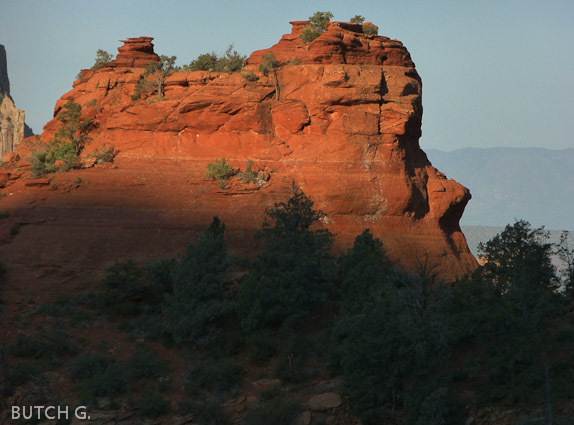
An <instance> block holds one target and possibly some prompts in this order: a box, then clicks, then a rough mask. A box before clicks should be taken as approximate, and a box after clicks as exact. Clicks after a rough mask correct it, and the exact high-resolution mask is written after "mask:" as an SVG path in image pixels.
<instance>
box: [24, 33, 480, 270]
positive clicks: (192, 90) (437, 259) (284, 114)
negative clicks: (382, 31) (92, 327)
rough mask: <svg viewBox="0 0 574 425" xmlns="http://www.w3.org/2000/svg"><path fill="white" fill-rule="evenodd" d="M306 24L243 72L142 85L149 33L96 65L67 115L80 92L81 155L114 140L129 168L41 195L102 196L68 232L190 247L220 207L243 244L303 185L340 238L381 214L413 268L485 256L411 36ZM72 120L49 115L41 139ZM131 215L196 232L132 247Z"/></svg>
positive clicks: (152, 225)
mask: <svg viewBox="0 0 574 425" xmlns="http://www.w3.org/2000/svg"><path fill="white" fill-rule="evenodd" d="M306 24H307V23H306V22H292V25H293V29H292V33H291V34H286V35H284V36H283V37H282V38H281V40H280V41H279V42H278V43H277V44H276V45H274V46H272V47H271V48H269V49H265V50H261V51H256V52H254V53H252V54H251V56H250V57H249V58H248V59H247V61H246V67H245V70H244V72H243V73H241V72H239V73H232V74H226V73H216V72H208V71H198V72H176V73H173V74H172V75H170V76H168V77H167V79H166V81H165V93H164V97H163V98H162V99H159V100H158V99H157V96H156V94H155V93H153V90H149V91H147V92H143V93H142V94H141V95H140V97H139V99H137V100H133V95H134V94H135V92H136V86H137V85H138V82H140V79H141V78H142V75H143V73H144V70H145V66H146V65H147V64H148V63H152V62H157V61H158V56H157V55H156V54H155V53H154V51H153V44H152V43H151V41H152V38H151V37H139V38H136V39H128V40H126V41H125V42H124V46H122V47H120V48H119V49H118V50H119V54H118V56H117V58H116V59H115V60H114V61H112V62H111V63H110V64H109V65H108V66H107V67H104V68H102V69H99V70H97V71H92V70H83V71H82V77H81V78H80V79H79V80H77V81H75V82H74V86H73V89H72V90H71V91H70V92H68V93H66V94H65V95H63V96H62V98H61V99H60V100H59V101H58V102H57V104H56V107H55V111H54V116H57V114H58V113H59V111H60V110H61V109H62V107H63V105H64V104H65V103H66V102H68V101H74V102H76V103H79V104H80V105H82V114H83V118H91V119H92V124H91V126H90V131H89V136H90V141H89V143H88V145H87V146H86V148H85V150H84V152H83V156H84V157H85V158H88V157H89V156H90V154H92V153H93V152H94V151H95V150H96V149H100V148H101V146H102V145H103V144H104V143H105V144H106V146H113V147H114V149H115V150H116V151H117V152H118V155H117V157H116V164H117V166H118V168H117V169H91V170H81V171H77V172H75V173H80V172H84V173H92V174H93V177H92V180H93V182H94V183H93V184H92V185H90V187H88V185H85V187H82V188H81V190H76V191H68V192H66V194H65V195H64V194H61V193H59V190H55V191H52V192H53V193H54V194H58V196H57V201H56V197H55V196H56V195H54V197H53V198H51V197H50V196H51V195H46V196H45V198H44V200H43V201H41V202H43V203H44V204H45V205H48V204H49V205H51V207H52V208H64V207H66V208H68V207H72V206H74V207H78V208H80V207H81V208H87V205H88V206H89V208H90V211H91V213H90V214H91V215H93V214H95V213H94V212H93V211H96V210H98V209H99V210H100V211H101V215H99V217H100V221H99V224H98V231H97V232H95V233H93V234H91V236H87V231H86V230H85V229H84V230H80V229H79V228H78V226H77V223H76V225H75V226H76V227H74V228H71V229H70V230H69V233H68V234H67V237H68V236H70V235H71V236H73V233H74V232H79V233H78V235H80V234H81V235H82V236H81V237H80V236H78V238H79V239H82V238H88V239H90V238H91V239H90V241H91V242H89V244H90V246H97V245H98V243H101V244H102V246H103V245H105V246H106V250H107V252H106V253H107V255H108V256H110V257H112V256H114V255H115V256H116V257H119V258H125V257H129V256H131V257H134V256H135V257H138V256H139V257H140V258H145V257H146V256H147V257H150V256H151V255H152V254H154V255H155V254H157V251H160V252H162V250H163V251H164V252H175V251H176V250H179V249H181V248H182V247H183V246H184V241H183V239H185V240H189V239H190V238H191V235H193V234H195V233H197V232H198V231H199V230H200V229H202V228H205V227H206V226H207V225H208V224H209V221H210V219H211V217H212V216H214V215H218V216H219V217H220V218H221V219H222V220H223V221H224V222H225V223H226V226H227V229H228V233H227V237H228V241H229V243H230V245H231V247H232V248H233V249H235V250H238V251H242V252H245V251H252V248H256V244H255V243H254V242H253V237H252V235H253V232H254V231H255V230H256V229H257V228H259V227H260V225H261V222H262V219H263V217H264V213H265V208H266V207H269V206H272V205H273V203H274V202H279V201H284V200H286V199H287V198H288V197H289V194H290V192H291V188H292V185H293V184H295V185H296V186H298V187H300V188H301V189H302V190H303V191H304V192H305V193H306V194H307V195H308V196H309V197H310V198H311V199H312V200H313V201H314V202H315V205H316V207H317V208H319V209H321V210H322V211H323V212H324V213H325V217H324V220H323V222H322V223H321V225H322V226H324V227H327V228H328V229H329V230H331V231H332V232H333V233H335V234H336V237H335V245H334V249H335V251H336V252H339V253H341V252H344V251H345V250H346V249H347V248H348V247H350V246H351V244H352V242H353V240H354V238H355V237H356V236H357V235H358V234H359V233H361V232H362V231H363V230H364V229H365V228H369V229H370V230H371V232H372V233H373V234H374V235H375V236H377V237H379V238H380V239H381V240H382V241H383V244H384V246H385V248H386V251H387V254H388V255H389V257H390V258H391V259H392V260H393V261H394V262H395V264H397V265H398V266H400V267H402V268H404V269H406V270H417V269H421V268H424V267H425V265H426V269H427V271H431V272H432V273H433V274H435V273H436V274H437V275H438V277H439V278H441V279H443V280H447V281H453V280H456V279H458V278H460V277H461V276H463V275H464V274H465V273H467V272H469V271H471V270H472V269H473V268H474V267H475V266H476V261H475V259H474V257H473V256H472V255H471V253H470V252H469V249H468V246H467V244H466V240H465V238H464V236H463V234H462V232H461V231H460V227H459V219H460V217H461V215H462V213H463V211H464V208H465V205H466V203H467V202H468V200H469V199H470V194H469V191H468V190H467V189H466V188H464V187H463V186H461V185H460V184H458V183H457V182H455V181H453V180H449V179H447V178H446V177H445V175H444V174H442V173H441V172H439V171H438V170H436V169H435V168H434V167H432V165H431V164H430V162H429V161H428V159H427V157H426V155H425V153H424V152H423V151H422V150H421V149H420V147H419V142H418V140H419V137H420V135H421V119H422V103H421V79H420V77H419V75H418V73H417V71H416V69H415V65H414V63H413V61H412V60H411V57H410V54H409V53H408V51H407V50H406V48H405V47H404V46H403V45H402V43H401V42H399V41H397V40H391V39H389V38H387V37H382V36H377V35H367V34H364V33H363V30H362V26H361V25H353V24H349V23H341V22H334V23H330V24H329V25H328V27H327V29H326V31H325V32H324V33H322V34H321V35H320V36H319V37H318V38H317V39H315V40H314V41H312V42H310V43H308V44H305V43H303V42H302V41H301V39H300V38H299V35H300V33H301V31H302V30H303V28H304V26H305V25H306ZM269 52H273V53H274V55H275V57H276V59H277V61H278V62H279V67H278V68H277V69H276V73H275V75H274V74H273V72H271V73H268V74H267V75H264V74H263V73H262V72H260V70H259V69H260V67H259V65H260V64H261V62H262V61H264V60H265V59H264V58H265V56H264V55H266V54H268V53H269ZM246 73H252V74H254V75H255V76H256V77H258V79H256V80H255V78H253V77H252V76H251V78H245V77H246ZM253 80H255V81H253ZM277 91H278V93H277ZM59 125H60V123H59V121H58V120H57V119H54V120H52V121H50V122H49V123H47V124H46V126H45V127H44V133H43V134H42V135H41V138H42V140H44V141H48V140H50V139H51V138H52V137H53V135H54V134H55V132H56V131H57V129H58V127H59ZM26 149H30V147H26V146H24V147H23V149H22V152H25V151H26ZM217 158H226V159H227V161H228V162H229V163H231V164H232V165H233V166H234V167H236V168H241V169H245V167H246V164H247V162H248V161H253V164H254V168H255V169H258V170H260V171H262V173H263V174H264V175H265V176H266V178H267V179H268V180H267V183H266V184H264V185H261V186H259V185H255V184H253V183H243V182H241V181H240V180H239V178H238V177H235V178H233V179H231V181H230V182H229V183H228V185H227V187H226V188H223V189H222V188H219V187H218V186H217V184H216V183H215V182H211V181H208V180H206V179H205V170H206V164H207V163H208V162H214V161H215V160H216V159H217ZM136 176H137V177H136ZM58 178H60V179H63V178H64V177H58ZM96 182H98V183H96ZM13 184H14V185H15V186H17V185H18V184H20V185H22V186H23V183H22V182H18V181H15V183H13ZM98 185H99V186H98ZM104 188H109V189H110V190H112V192H109V191H107V190H104ZM23 191H24V189H23ZM46 192H48V191H46ZM22 193H24V192H22ZM22 199H26V198H25V196H24V195H22ZM88 199H89V201H88ZM21 202H24V201H23V200H22V201H21ZM50 211H51V212H52V213H53V211H54V210H50ZM110 211H116V213H117V212H118V211H121V212H122V214H124V213H125V214H128V212H129V211H132V212H133V214H132V215H131V217H133V218H131V222H130V223H129V225H128V224H127V223H128V221H122V220H119V219H117V217H116V219H113V220H112V219H111V218H110V224H109V226H107V225H106V217H107V216H108V215H110V214H112V213H111V212H110ZM154 217H155V218H154ZM74 220H76V221H77V220H79V221H81V220H82V219H81V218H75V219H74ZM86 220H87V218H86ZM118 220H119V221H118ZM118 222H119V223H124V225H123V226H124V227H122V225H118ZM62 223H63V224H62V225H65V220H64V221H62ZM85 225H86V226H87V227H86V228H87V229H89V228H90V224H89V223H87V222H86V224H85ZM129 226H132V228H133V227H138V226H139V227H140V228H142V229H143V228H146V229H149V232H151V233H154V232H160V230H161V229H166V228H170V229H173V228H174V227H176V228H178V229H180V232H179V234H178V235H180V236H181V235H182V234H186V235H189V236H190V238H182V240H179V239H178V238H175V239H177V241H175V239H174V238H173V237H172V238H171V239H170V240H163V239H162V238H160V237H157V238H154V240H153V247H150V246H149V245H146V243H145V241H144V240H141V241H139V240H138V241H137V242H134V243H131V244H128V245H129V250H130V251H129V252H125V251H126V250H127V249H128V246H126V243H118V244H117V247H116V246H115V245H114V244H113V243H110V240H115V238H118V237H120V235H121V234H122V232H126V228H128V227H129ZM158 229H159V230H158ZM182 232H183V233H182ZM186 232H187V233H186ZM160 233H161V232H160ZM154 234H155V233H154ZM130 235H131V236H130V237H131V238H132V239H133V238H135V239H137V237H135V236H134V235H133V234H131V233H130ZM125 237H128V236H127V234H126V235H125ZM98 241H100V242H98ZM148 244H149V241H148ZM164 248H165V249H164ZM101 255H102V254H101V253H98V254H97V255H95V256H94V257H92V259H94V258H95V257H97V258H100V257H101ZM100 259H101V262H102V263H103V262H104V259H103V258H100ZM54 261H56V259H54Z"/></svg>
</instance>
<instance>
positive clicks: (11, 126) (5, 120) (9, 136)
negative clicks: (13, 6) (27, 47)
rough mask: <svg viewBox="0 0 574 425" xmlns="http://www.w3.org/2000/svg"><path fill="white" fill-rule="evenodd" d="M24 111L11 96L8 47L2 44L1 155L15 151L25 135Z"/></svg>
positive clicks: (0, 51) (0, 67) (0, 76)
mask: <svg viewBox="0 0 574 425" xmlns="http://www.w3.org/2000/svg"><path fill="white" fill-rule="evenodd" d="M24 118H25V114H24V111H23V110H21V109H18V108H16V106H15V105H14V101H13V100H12V98H11V97H10V80H9V79H8V65H7V61H6V49H5V48H4V46H3V45H1V44H0V157H1V156H3V155H4V154H5V153H8V152H13V151H14V148H15V147H16V146H18V145H20V143H22V138H23V137H24V128H25V124H24Z"/></svg>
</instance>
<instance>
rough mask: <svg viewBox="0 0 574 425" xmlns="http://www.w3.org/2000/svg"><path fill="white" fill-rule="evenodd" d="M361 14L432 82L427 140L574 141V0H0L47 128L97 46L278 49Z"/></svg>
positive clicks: (6, 40) (441, 144)
mask: <svg viewBox="0 0 574 425" xmlns="http://www.w3.org/2000/svg"><path fill="white" fill-rule="evenodd" d="M317 10H322V11H325V10H330V11H331V12H332V13H333V14H334V15H335V18H334V20H348V19H349V18H350V17H351V16H354V15H355V14H361V15H363V16H365V17H366V18H367V20H370V21H372V22H374V23H375V24H377V25H378V26H379V33H380V34H381V35H386V36H389V37H391V38H396V39H399V40H401V41H402V42H403V43H404V44H405V45H406V47H407V48H408V49H409V51H410V52H411V56H412V58H413V60H414V62H415V64H416V67H417V70H418V72H419V74H420V75H421V77H422V80H423V105H424V117H423V137H422V139H421V146H422V147H423V149H424V148H435V149H442V150H453V149H457V148H461V147H491V146H516V147H520V146H540V147H548V148H555V149H560V148H565V147H572V146H574V140H573V134H574V54H573V52H574V49H573V47H572V45H573V44H574V25H573V24H572V22H573V19H574V1H572V0H551V1H548V2H542V1H540V0H486V1H480V0H473V1H469V0H453V1H447V0H442V1H430V0H394V1H360V0H358V1H348V0H345V1H337V0H335V1H309V0H306V1H302V0H289V1H281V2H279V1H273V0H266V1H259V0H257V1H237V0H219V1H201V2H200V1H191V0H188V1H184V0H163V1H158V0H153V1H149V0H137V1H132V0H113V1H112V0H99V1H78V0H74V1H71V0H64V1H56V0H54V1H43V0H36V1H32V0H0V43H1V44H4V45H5V46H6V50H7V54H8V72H9V76H10V82H11V90H12V97H13V98H14V100H15V102H16V105H17V106H18V107H19V108H22V109H24V110H25V111H26V116H27V121H28V123H29V124H30V125H31V126H32V128H33V130H34V131H35V132H36V133H38V132H40V131H41V128H42V126H43V125H44V124H45V123H46V122H47V121H48V120H50V119H51V117H52V111H53V107H54V104H55V103H56V100H57V99H58V98H59V97H60V96H61V95H62V94H64V93H65V92H67V91H68V90H70V89H71V88H72V82H73V80H74V77H75V75H76V74H77V73H78V72H79V70H80V69H82V68H89V67H90V66H91V65H92V64H93V62H94V58H95V54H96V51H97V50H98V49H104V50H107V51H109V52H113V53H114V54H115V53H116V52H117V50H116V49H117V48H118V47H119V46H120V45H121V44H122V43H120V42H119V41H118V40H121V39H125V38H127V37H137V36H140V35H149V36H152V37H155V40H154V43H155V46H156V49H155V50H156V53H159V54H166V55H170V56H171V55H176V56H177V57H178V64H179V65H183V64H186V63H189V62H190V61H191V60H192V59H194V58H195V57H197V55H199V54H200V53H205V52H208V51H216V52H223V51H225V49H226V47H227V46H228V45H229V44H230V43H233V44H234V45H235V47H236V49H237V50H239V51H240V52H241V53H244V54H249V53H250V52H252V51H253V50H258V49H263V48H267V47H270V46H271V45H273V44H275V43H276V42H277V41H278V40H279V39H280V38H281V36H282V35H283V34H284V33H287V32H290V28H291V26H290V25H289V21H292V20H304V19H307V18H308V17H309V16H310V15H311V14H313V13H314V12H315V11H317Z"/></svg>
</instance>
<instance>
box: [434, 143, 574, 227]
mask: <svg viewBox="0 0 574 425" xmlns="http://www.w3.org/2000/svg"><path fill="white" fill-rule="evenodd" d="M425 152H426V153H427V156H428V158H429V160H430V161H431V163H432V164H433V166H435V167H436V168H438V169H439V170H441V171H442V172H443V173H445V174H446V175H447V177H448V178H452V179H455V180H456V181H457V182H459V183H462V184H463V185H464V186H466V187H467V188H469V189H470V192H471V194H472V199H471V200H470V202H469V203H468V205H467V207H466V209H465V212H464V214H463V216H462V220H461V225H463V226H504V225H506V224H508V223H513V222H514V220H515V219H516V218H519V219H525V220H528V221H529V222H530V223H531V224H532V225H533V226H542V225H544V226H545V227H546V228H547V229H556V230H561V229H567V230H573V229H574V149H573V148H568V149H561V150H551V149H545V148H464V149H457V150H455V151H451V152H443V151H440V150H436V149H426V150H425Z"/></svg>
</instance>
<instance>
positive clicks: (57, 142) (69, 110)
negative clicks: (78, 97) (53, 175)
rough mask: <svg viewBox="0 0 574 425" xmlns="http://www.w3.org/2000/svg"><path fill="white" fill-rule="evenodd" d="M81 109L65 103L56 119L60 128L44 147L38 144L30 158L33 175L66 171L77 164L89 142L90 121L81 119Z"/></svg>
mask: <svg viewBox="0 0 574 425" xmlns="http://www.w3.org/2000/svg"><path fill="white" fill-rule="evenodd" d="M81 115H82V107H81V106H80V105H79V104H77V103H75V102H74V101H73V100H70V101H69V102H68V103H66V104H65V105H64V106H63V107H62V109H61V110H60V112H59V113H58V116H57V117H56V119H57V120H58V121H60V128H59V129H58V131H57V132H56V134H55V135H54V138H53V139H52V140H50V142H49V145H48V146H45V145H42V144H40V143H38V146H37V150H36V151H35V152H33V153H32V156H31V158H30V163H31V165H30V168H31V169H32V171H33V173H34V175H36V176H39V175H42V174H46V173H50V172H54V171H68V170H70V169H71V168H73V167H75V166H76V165H77V163H78V160H79V156H80V153H81V152H82V151H83V149H84V147H85V145H86V143H87V141H88V140H89V136H88V128H89V126H90V124H91V123H92V120H91V119H87V118H86V119H81Z"/></svg>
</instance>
